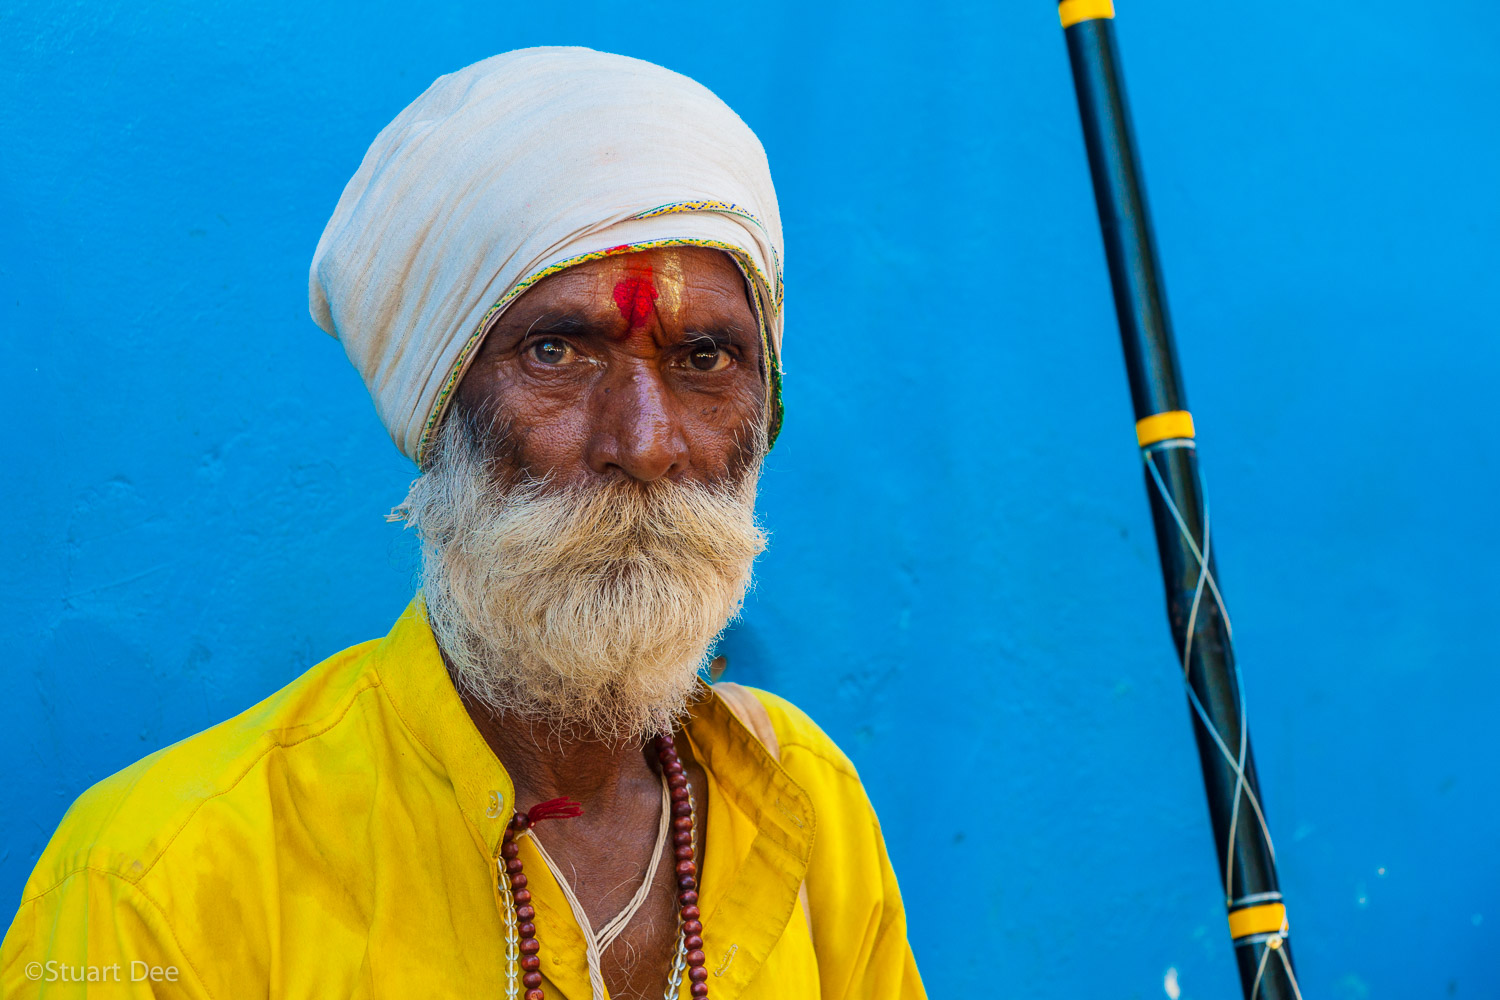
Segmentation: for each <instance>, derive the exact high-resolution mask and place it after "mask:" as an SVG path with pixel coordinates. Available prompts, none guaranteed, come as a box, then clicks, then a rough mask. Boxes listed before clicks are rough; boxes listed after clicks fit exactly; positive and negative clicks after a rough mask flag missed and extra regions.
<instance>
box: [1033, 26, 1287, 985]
mask: <svg viewBox="0 0 1500 1000" xmlns="http://www.w3.org/2000/svg"><path fill="white" fill-rule="evenodd" d="M1058 14H1059V17H1060V19H1061V21H1062V25H1063V30H1064V34H1065V36H1066V38H1067V43H1068V57H1069V59H1070V61H1071V62H1072V65H1073V84H1074V88H1075V90H1076V91H1077V94H1078V113H1079V116H1080V117H1081V118H1082V121H1083V137H1084V144H1085V146H1086V147H1087V149H1088V159H1089V172H1090V173H1091V174H1092V175H1093V180H1094V198H1095V200H1096V202H1097V204H1098V207H1099V225H1100V228H1101V230H1102V231H1103V235H1104V252H1105V257H1106V259H1107V261H1108V263H1109V277H1110V284H1111V285H1112V286H1113V289H1114V297H1115V313H1116V315H1117V316H1118V318H1119V323H1120V340H1121V343H1122V345H1123V346H1124V349H1125V369H1126V372H1127V374H1128V376H1129V379H1130V398H1131V400H1132V402H1133V403H1134V406H1135V419H1136V438H1137V442H1138V443H1139V445H1140V448H1141V457H1142V459H1143V461H1144V465H1145V478H1146V492H1147V495H1148V496H1149V497H1150V500H1151V518H1152V521H1153V522H1154V524H1155V527H1156V543H1157V549H1158V551H1159V553H1160V555H1161V570H1162V578H1163V580H1164V582H1165V584H1166V596H1167V619H1168V621H1169V622H1170V625H1171V629H1172V638H1173V639H1174V640H1175V642H1176V644H1177V654H1178V663H1179V666H1180V667H1181V669H1182V670H1183V675H1184V680H1185V681H1186V684H1187V694H1188V703H1189V708H1190V710H1191V718H1192V720H1193V732H1194V735H1195V736H1196V737H1197V743H1198V757H1199V760H1200V762H1201V763H1202V766H1203V783H1204V786H1205V789H1206V791H1207V793H1208V812H1209V817H1210V819H1211V822H1212V824H1213V829H1214V837H1215V841H1216V844H1217V847H1218V850H1219V877H1220V880H1221V881H1222V883H1223V885H1224V902H1225V905H1226V907H1227V909H1228V913H1229V929H1230V936H1231V939H1232V940H1233V942H1234V951H1235V958H1236V959H1237V961H1238V963H1239V970H1240V981H1241V983H1242V984H1243V986H1244V989H1245V996H1246V997H1247V998H1250V1000H1300V997H1301V992H1300V991H1299V990H1298V987H1297V978H1296V974H1295V972H1294V969H1293V965H1292V955H1291V945H1290V944H1289V943H1288V941H1287V921H1286V907H1285V906H1284V904H1283V902H1282V898H1281V891H1280V888H1279V886H1278V884H1277V881H1276V855H1275V852H1274V850H1273V849H1272V846H1271V836H1270V830H1269V828H1268V825H1267V823H1266V819H1265V812H1264V810H1263V809H1262V808H1261V803H1260V787H1259V785H1258V783H1257V782H1256V779H1255V762H1254V759H1253V758H1252V757H1251V754H1250V739H1249V731H1248V728H1247V726H1246V722H1245V718H1244V701H1243V696H1242V692H1241V688H1240V681H1239V676H1238V674H1237V673H1236V671H1235V666H1234V649H1233V646H1232V645H1231V642H1230V640H1231V631H1230V623H1229V616H1228V613H1227V612H1226V610H1225V606H1224V600H1223V597H1222V595H1221V594H1220V592H1219V586H1218V576H1217V573H1216V571H1215V569H1214V558H1213V549H1212V536H1211V534H1210V527H1211V525H1210V519H1209V509H1208V501H1207V499H1206V497H1205V496H1204V493H1203V487H1202V484H1201V483H1200V482H1199V479H1198V457H1197V447H1196V441H1195V440H1194V430H1193V421H1192V416H1191V415H1190V413H1189V412H1188V405H1187V396H1186V394H1185V392H1184V390H1183V386H1182V376H1181V373H1180V370H1179V368H1178V364H1177V350H1176V347H1175V346H1174V344H1173V341H1172V326H1171V322H1170V321H1169V320H1168V318H1167V304H1166V294H1165V291H1164V289H1163V287H1162V279H1161V269H1160V265H1159V264H1158V262H1157V257H1156V246H1155V241H1154V239H1153V237H1152V234H1151V219H1150V216H1149V215H1148V213H1147V208H1146V197H1145V192H1144V190H1143V188H1142V183H1141V171H1140V164H1139V161H1138V159H1137V157H1136V150H1135V140H1134V138H1133V136H1132V134H1131V128H1130V115H1129V110H1128V108H1127V106H1126V102H1125V87H1124V81H1123V79H1122V77H1121V73H1120V64H1119V59H1118V57H1117V56H1116V52H1115V37H1114V24H1113V19H1114V9H1113V6H1112V4H1111V2H1110V0H1062V2H1061V3H1059V5H1058Z"/></svg>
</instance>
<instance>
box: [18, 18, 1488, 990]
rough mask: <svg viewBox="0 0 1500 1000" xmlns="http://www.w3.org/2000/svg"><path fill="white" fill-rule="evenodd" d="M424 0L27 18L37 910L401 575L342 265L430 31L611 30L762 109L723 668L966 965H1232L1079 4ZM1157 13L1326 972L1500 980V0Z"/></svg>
mask: <svg viewBox="0 0 1500 1000" xmlns="http://www.w3.org/2000/svg"><path fill="white" fill-rule="evenodd" d="M420 6H421V7H423V8H425V9H426V10H427V11H428V13H425V14H418V13H416V10H417V7H416V6H414V5H410V4H393V3H354V2H351V0H336V2H326V3H318V4H282V5H270V4H264V3H243V2H241V3H227V2H217V3H194V4H187V3H181V2H162V3H156V4H151V5H146V4H137V5H120V4H103V3H93V4H75V3H66V4H65V3H55V2H53V3H42V2H21V3H16V2H12V3H10V4H7V5H6V6H5V8H4V9H3V12H0V135H3V136H4V140H3V142H4V145H3V149H4V153H3V155H0V234H3V240H0V317H3V319H0V324H3V327H0V329H3V344H4V354H5V362H4V365H3V366H0V379H3V382H0V407H3V408H4V409H3V426H4V427H5V428H7V430H8V434H7V447H6V451H5V455H6V459H5V468H6V477H5V478H6V488H5V491H4V496H5V519H4V520H5V528H4V530H3V536H0V537H3V539H4V542H3V546H4V547H3V550H0V551H3V556H4V557H3V564H0V587H3V598H4V601H5V605H6V613H5V614H4V615H3V616H0V649H3V650H4V651H5V652H4V656H3V660H0V663H3V666H0V670H3V681H4V691H5V692H6V694H5V697H4V698H3V699H0V773H3V774H4V775H5V778H4V782H5V786H4V787H5V808H4V809H3V810H0V900H4V901H7V902H5V907H4V908H5V910H6V913H7V917H6V919H8V913H9V911H10V907H11V906H12V905H13V904H14V902H15V901H16V900H17V898H18V893H19V890H20V887H21V884H22V882H23V881H24V879H25V876H26V874H27V872H28V871H29V869H30V867H31V865H32V864H33V862H34V860H35V858H36V856H37V855H38V853H39V852H40V850H41V848H42V846H43V844H44V843H45V842H46V839H47V837H48V835H49V833H50V832H51V830H52V828H53V827H54V825H55V824H56V822H57V820H58V818H59V817H60V816H61V815H62V813H63V811H64V809H65V808H66V807H67V805H68V803H69V802H70V801H71V800H72V799H73V797H74V796H76V795H77V794H78V793H79V792H80V791H82V790H83V789H84V788H85V787H86V786H88V785H89V784H90V783H92V782H94V781H96V780H98V779H99V778H102V777H104V776H105V775H107V774H109V773H111V772H113V771H115V770H117V769H118V768H120V767H123V766H124V765H126V764H128V763H130V762H131V761H133V760H135V759H136V758H138V757H140V756H142V755H144V754H145V753H147V752H149V751H151V750H153V749H155V748H157V747H159V746H162V745H164V744H166V743H169V742H172V741H174V740H177V739H180V738H182V737H184V736H186V735H188V734H190V733H193V732H195V731H197V730H200V729H202V728H205V727H207V726H209V725H211V724H213V723H214V722H217V721H219V720H220V719H223V718H225V717H227V716H229V715H231V714H233V713H235V712H237V711H239V710H240V709H242V708H244V707H246V706H248V705H250V704H251V703H253V702H255V701H256V700H258V699H260V698H261V697H263V696H264V695H266V694H268V693H269V692H271V691H273V690H275V689H276V688H278V687H280V686H281V685H282V684H284V683H286V682H287V681H289V680H290V679H291V678H293V677H294V676H296V675H297V674H298V673H299V672H301V671H302V670H304V669H306V668H307V667H308V666H310V665H311V664H313V663H315V662H316V661H317V660H319V659H321V658H322V657H324V656H326V655H328V654H330V653H332V652H334V651H336V650H338V649H340V648H342V647H344V646H346V645H349V644H351V643H353V642H356V641H359V640H363V639H366V638H369V637H372V636H376V635H379V634H383V633H384V631H385V630H386V628H387V626H388V624H389V622H390V621H391V620H392V618H393V617H394V616H395V615H396V614H397V612H398V611H399V610H400V609H401V607H402V606H403V604H404V603H405V601H406V599H407V596H408V593H409V587H410V581H411V578H412V570H413V566H414V561H413V550H412V546H411V540H410V538H409V537H405V536H403V534H402V533H401V531H400V530H399V529H398V528H397V527H395V526H392V525H389V524H387V523H386V522H385V521H384V519H383V515H384V514H385V512H386V510H387V509H388V508H389V507H390V506H391V505H392V504H394V503H395V502H396V501H398V500H399V499H400V498H401V497H402V495H403V493H404V490H405V487H406V484H407V482H408V480H409V479H410V477H411V475H412V472H411V470H410V468H409V466H408V465H407V464H406V463H405V461H404V459H402V458H401V457H400V456H399V455H398V454H397V453H396V452H395V450H394V449H393V448H392V447H391V446H390V444H389V443H388V441H387V439H386V437H385V434H384V431H383V430H382V429H381V427H380V426H379V424H378V423H377V421H376V419H375V417H374V414H373V411H372V410H371V408H370V405H369V403H368V400H367V398H366V397H365V395H364V392H363V389H362V387H361V385H360V383H359V381H358V379H357V377H356V376H355V374H354V372H353V371H352V370H351V369H350V368H349V367H348V366H347V364H346V362H345V360H344V357H343V353H342V351H341V349H340V348H339V346H338V345H337V344H336V343H335V342H334V341H332V340H330V339H329V338H327V337H325V336H323V334H321V333H320V332H319V331H318V330H317V329H316V328H315V327H314V326H313V324H312V322H311V321H310V320H309V319H308V316H307V310H306V273H307V263H308V260H309V258H310V256H311V253H312V250H313V246H314V244H315V243H316V241H317V237H318V234H319V232H320V231H321V229H322V226H323V223H324V221H325V219H326V217H327V215H328V214H329V213H330V211H331V210H332V208H333V205H334V202H335V201H336V199H337V197H338V194H339V191H340V190H341V188H342V186H343V184H344V182H345V180H346V179H347V178H348V176H349V175H350V174H351V173H352V172H353V170H354V168H355V166H356V165H357V164H358V162H359V159H360V157H361V155H362V154H363V152H364V150H365V147H366V145H367V144H368V142H369V141H370V139H371V138H373V136H374V135H375V133H376V132H377V131H378V130H379V129H380V127H381V126H383V125H384V124H385V123H386V122H387V121H388V120H389V119H390V118H391V117H392V116H394V115H395V113H396V112H397V111H399V110H400V109H401V107H403V106H404V105H405V104H406V103H407V101H409V100H410V99H411V98H412V97H414V96H415V95H416V94H417V93H418V92H419V91H420V90H421V89H422V88H423V87H424V86H425V85H426V84H427V83H428V82H429V81H430V80H431V79H432V78H434V77H435V76H437V75H439V74H440V73H443V72H446V71H448V70H451V69H454V68H457V67H459V66H462V65H464V64H466V63H468V62H471V61H473V60H475V59H478V58H480V57H482V56H486V55H489V54H491V53H494V52H497V51H501V50H504V49H508V48H513V47H517V46H522V45H532V44H540V43H581V44H587V45H592V46H595V47H599V48H606V49H612V50H615V51H621V52H625V53H629V54H631V55H636V56H641V57H645V58H648V59H653V60H656V61H659V62H662V63H664V64H666V65H668V66H671V67H673V68H675V69H678V70H681V71H683V72H685V73H688V74H690V75H692V76H694V77H696V78H698V79H699V80H702V81H703V82H705V83H706V84H708V85H709V86H710V87H712V88H713V89H714V90H716V91H717V92H718V93H719V94H721V95H722V96H723V97H724V98H725V99H726V100H727V101H728V102H729V103H730V104H731V105H732V106H733V107H735V108H736V109H737V110H739V112H740V113H741V114H742V115H743V116H744V118H745V119H746V120H747V121H748V122H749V123H750V124H751V126H752V127H754V128H755V129H756V130H757V131H758V132H759V133H760V135H761V137H762V138H763V140H764V142H765V144H766V147H767V149H768V151H769V153H770V157H771V163H772V166H773V170H774V172H775V176H776V179H777V182H778V187H779V190H780V194H781V198H782V209H783V213H784V219H785V222H786V233H787V243H788V250H787V266H788V271H787V275H788V279H789V287H790V294H789V299H788V301H789V306H788V320H787V351H786V368H787V373H788V374H787V392H786V398H787V409H788V420H787V425H786V432H785V434H784V435H783V437H782V440H781V443H780V444H779V445H778V446H777V448H776V450H775V452H774V453H773V456H772V458H771V460H770V471H769V474H768V476H767V478H766V484H765V503H764V507H765V512H766V518H767V520H768V522H769V524H770V526H771V528H772V529H773V531H774V535H775V539H774V543H773V547H772V549H771V550H770V552H769V553H768V555H767V556H766V558H765V560H764V563H763V566H762V568H761V574H760V583H759V589H758V590H757V591H756V593H755V596H754V598H753V599H752V601H751V603H750V605H749V608H748V611H747V614H746V617H745V621H744V623H743V624H742V625H741V626H739V628H738V629H737V630H736V631H735V632H734V634H733V635H732V636H731V637H730V638H729V639H728V640H727V647H728V651H729V653H730V656H731V660H732V666H731V676H732V677H735V678H738V679H740V680H742V681H747V682H752V683H760V684H765V685H768V686H770V687H773V688H775V689H777V690H779V691H781V692H782V693H784V694H786V695H788V696H790V697H792V698H793V699H794V700H796V701H797V702H799V703H801V704H802V705H803V706H804V707H805V708H807V709H808V710H809V711H810V712H811V713H812V714H813V716H814V717H815V718H817V719H818V720H820V721H821V722H822V723H823V725H824V726H825V727H826V728H827V729H828V730H829V731H830V732H831V733H832V734H833V735H834V736H835V737H836V738H837V739H838V740H839V741H840V742H841V743H842V744H843V745H844V746H845V747H846V748H847V749H848V751H849V753H850V754H851V756H852V757H853V758H854V760H855V762H856V763H857V764H858V765H859V767H860V768H861V770H862V772H863V773H864V775H865V777H866V780H867V782H868V784H869V787H870V791H871V794H872V795H873V797H874V799H875V801H876V805H877V807H878V808H879V809H880V811H881V814H882V816H883V818H884V824H885V829H886V833H887V836H888V838H889V842H890V848H891V852H892V855H893V857H894V859H895V864H896V866H897V870H898V872H899V874H900V876H901V878H902V881H903V885H904V888H905V893H906V898H907V902H908V904H909V906H910V910H911V922H912V936H913V939H914V942H915V947H916V951H917V955H918V959H919V961H920V962H921V963H922V965H923V967H924V970H925V973H926V977H927V980H928V983H929V986H930V988H931V991H932V993H933V995H934V996H955V995H959V994H960V992H961V991H962V990H964V989H966V988H970V989H972V988H975V987H981V986H984V985H985V984H989V983H1000V984H1003V985H1004V989H1003V990H998V991H997V995H1018V996H1019V995H1026V996H1031V997H1037V998H1076V997H1085V996H1088V997H1095V996H1097V997H1160V996H1163V995H1166V994H1165V993H1164V989H1165V987H1164V977H1165V976H1166V975H1167V972H1168V970H1176V979H1177V982H1178V983H1179V984H1180V990H1181V995H1182V996H1183V997H1186V998H1189V1000H1200V998H1210V997H1218V998H1224V997H1231V996H1234V995H1236V994H1237V990H1238V986H1237V985H1236V983H1235V979H1234V972H1233V965H1232V960H1231V956H1230V948H1229V945H1228V943H1227V941H1226V937H1225V932H1224V921H1223V915H1222V911H1221V907H1220V904H1219V902H1218V890H1217V887H1216V882H1215V867H1216V866H1215V864H1214V859H1213V848H1212V842H1211V838H1210V835H1209V831H1208V828H1207V819H1206V811H1205V808H1204V805H1203V802H1202V798H1201V792H1200V790H1199V777H1198V773H1197V764H1196V759H1195V756H1194V751H1193V747H1192V743H1191V737H1190V731H1189V727H1188V720H1187V714H1186V708H1185V706H1184V703H1183V697H1182V694H1181V690H1180V688H1179V686H1178V682H1177V679H1176V674H1175V672H1174V669H1173V664H1172V654H1171V651H1170V645H1169V640H1168V636H1167V632H1166V628H1165V624H1164V620H1163V614H1162V598H1161V594H1160V585H1159V582H1158V578H1157V567H1156V562H1155V555H1154V548H1153V541H1152V537H1151V533H1150V524H1149V521H1148V519H1147V509H1146V501H1145V496H1144V492H1143V489H1142V485H1141V482H1140V478H1141V477H1140V471H1139V465H1138V461H1139V460H1138V459H1137V457H1136V453H1135V449H1134V447H1133V438H1132V433H1131V427H1130V412H1129V403H1128V400H1127V396H1126V388H1125V382H1124V378H1123V374H1122V369H1121V363H1120V358H1119V352H1118V347H1117V345H1116V340H1115V332H1114V326H1113V323H1114V319H1113V314H1112V310H1111V305H1110V300H1109V293H1108V286H1107V281H1106V276H1105V272H1104V266H1103V260H1102V254H1101V251H1100V248H1099V240H1098V235H1097V232H1096V228H1095V226H1096V223H1095V218H1094V210H1093V205H1092V202H1091V200H1090V198H1091V195H1090V189H1089V185H1088V178H1087V174H1086V170H1085V164H1084V159H1083V152H1082V146H1081V140H1080V138H1079V131H1078V124H1077V119H1076V111H1075V108H1074V106H1073V103H1072V101H1073V98H1072V93H1071V89H1070V87H1071V84H1070V80H1069V76H1068V70H1067V60H1066V56H1065V52H1064V49H1063V44H1062V39H1061V38H1060V37H1059V32H1058V29H1057V24H1056V20H1055V16H1054V13H1053V8H1052V5H1051V4H1050V3H1047V2H1042V0H1038V2H1036V3H1032V4H1019V3H1017V4H1009V3H1007V4H982V3H970V4H965V5H948V6H944V7H941V8H939V9H936V10H932V9H929V8H928V5H915V4H906V3H887V2H870V0H866V2H862V3H828V4H809V3H793V2H773V3H771V4H766V5H760V6H748V7H747V6H744V5H739V6H733V7H732V6H729V5H723V6H720V7H717V8H715V9H713V10H699V11H697V12H695V13H693V14H692V15H691V16H689V15H685V14H684V13H683V12H682V11H683V8H682V7H681V5H678V4H664V3H651V2H641V3H636V4H634V5H632V6H630V7H629V8H628V9H623V8H621V7H619V6H617V5H614V4H606V3H599V2H596V0H578V2H573V3H567V4H528V5H515V6H514V7H509V6H508V5H499V4H460V3H455V2H452V0H433V2H429V3H426V4H423V5H420ZM1122 7H1123V8H1124V10H1123V12H1122V20H1121V21H1120V22H1119V34H1120V38H1121V42H1122V45H1123V49H1124V55H1125V59H1126V68H1127V71H1128V75H1129V81H1130V85H1131V91H1132V98H1133V101H1134V105H1135V113H1136V121H1137V128H1138V133H1139V138H1140V142H1141V146H1142V149H1143V152H1144V155H1145V158H1146V164H1147V168H1148V177H1149V182H1150V189H1151V194H1152V200H1153V204H1154V209H1155V212H1156V218H1157V225H1158V235H1159V238H1160V244H1161V249H1162V253H1163V256H1164V259H1165V264H1166V268H1167V273H1168V276H1169V283H1170V292H1171V300H1172V306H1173V309H1174V313H1175V318H1176V325H1177V328H1178V333H1179V337H1180V339H1181V353H1182V356H1183V361H1184V364H1185V366H1186V370H1187V374H1188V377H1189V386H1190V390H1191V399H1192V402H1193V406H1194V410H1195V411H1196V413H1197V416H1198V422H1199V428H1200V437H1201V443H1202V446H1203V456H1204V460H1205V471H1206V475H1207V478H1208V483H1209V486H1210V488H1211V491H1212V495H1213V499H1214V515H1213V516H1214V524H1215V526H1216V529H1217V530H1216V548H1217V551H1218V553H1219V557H1220V565H1221V567H1222V570H1223V579H1224V584H1225V586H1226V588H1227V593H1228V596H1229V599H1230V602H1231V606H1232V608H1233V611H1234V614H1235V622H1236V625H1237V627H1238V638H1239V640H1240V655H1241V660H1242V665H1243V667H1244V668H1245V671H1246V675H1247V687H1248V694H1249V699H1250V705H1251V710H1252V713H1253V721H1254V727H1255V735H1256V750H1257V752H1258V755H1259V763H1260V771H1261V776H1262V781H1263V783H1264V786H1265V798H1266V801H1267V805H1268V809H1269V812H1270V816H1271V820H1272V823H1273V826H1274V828H1275V831H1276V833H1277V837H1278V847H1279V849H1280V855H1281V863H1282V875H1283V881H1284V886H1285V888H1286V890H1287V892H1288V895H1289V897H1290V901H1291V906H1292V914H1293V917H1292V919H1293V923H1294V933H1295V941H1296V942H1297V948H1298V955H1299V959H1300V964H1301V969H1302V976H1303V981H1304V986H1305V993H1306V995H1307V996H1308V997H1310V998H1311V997H1322V998H1351V1000H1361V998H1367V997H1369V998H1384V997H1402V998H1413V997H1450V996H1457V997H1494V996H1496V995H1500V963H1497V962H1496V961H1495V956H1496V955H1497V954H1500V940H1497V939H1500V934H1497V929H1500V906H1497V905H1496V904H1495V898H1496V891H1497V889H1500V852H1497V851H1496V849H1495V846H1496V843H1497V836H1496V834H1497V830H1500V823H1497V812H1496V808H1495V805H1494V803H1495V801H1496V796H1497V793H1500V787H1497V785H1500V780H1497V777H1496V773H1497V764H1500V753H1497V751H1496V749H1495V742H1494V740H1493V739H1492V738H1491V736H1490V735H1489V733H1488V730H1489V727H1490V724H1491V723H1492V720H1493V719H1494V718H1495V717H1496V712H1497V710H1500V672H1497V671H1496V670H1495V666H1496V661H1497V658H1500V638H1497V635H1496V629H1495V619H1496V606H1497V602H1500V578H1497V573H1496V570H1495V559H1496V555H1497V552H1500V546H1497V541H1500V537H1497V534H1500V531H1497V520H1496V518H1495V516H1494V511H1495V501H1494V497H1495V492H1496V489H1497V487H1500V449H1497V445H1496V433H1495V432H1496V424H1497V422H1496V419H1495V415H1494V405H1495V397H1496V392H1495V386H1496V378H1497V374H1500V364H1497V362H1500V338H1497V336H1496V333H1497V329H1500V322H1497V319H1496V317H1497V315H1500V291H1497V287H1500V285H1497V281H1496V278H1495V274H1496V270H1497V263H1500V262H1497V253H1496V249H1495V241H1496V234H1497V232H1500V195H1497V186H1496V183H1495V181H1496V178H1497V177H1500V116H1497V112H1496V110H1495V109H1496V105H1495V101H1494V94H1495V93H1496V91H1497V90H1500V16H1497V14H1496V13H1495V11H1494V8H1493V7H1492V6H1491V5H1488V4H1482V3H1480V2H1478V0H1461V2H1458V3H1455V4H1444V5H1430V4H1417V3H1411V2H1400V3H1398V2H1394V0H1371V2H1370V3H1367V4H1364V5H1362V6H1361V7H1360V8H1359V9H1358V10H1355V9H1351V8H1343V7H1336V6H1335V7H1329V6H1327V5H1322V6H1319V5H1308V4H1305V3H1296V2H1292V0H1268V2H1266V3H1260V4H1251V5H1231V6H1229V7H1224V6H1215V5H1197V6H1196V7H1195V8H1194V11H1193V16H1192V17H1191V18H1185V17H1184V16H1183V14H1182V12H1181V5H1179V4H1169V3H1164V2H1147V0H1139V2H1136V3H1126V2H1124V0H1122Z"/></svg>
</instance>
